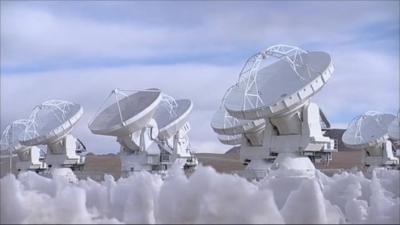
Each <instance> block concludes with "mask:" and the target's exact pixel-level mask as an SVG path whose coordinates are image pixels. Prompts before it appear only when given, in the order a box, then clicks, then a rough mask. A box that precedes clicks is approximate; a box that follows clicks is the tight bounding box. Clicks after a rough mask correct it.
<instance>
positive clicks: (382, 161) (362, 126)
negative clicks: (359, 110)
mask: <svg viewBox="0 0 400 225" xmlns="http://www.w3.org/2000/svg"><path fill="white" fill-rule="evenodd" d="M394 120H395V116H394V115H391V114H384V113H379V112H374V111H370V112H367V113H365V114H364V115H361V116H357V117H356V118H354V119H353V120H352V121H351V122H350V124H349V126H348V128H347V129H346V131H345V132H344V133H343V136H342V141H343V143H344V144H345V145H346V146H347V147H349V148H353V149H361V150H363V152H364V154H363V158H362V162H363V164H364V166H366V167H370V166H372V168H373V167H396V166H397V165H398V164H399V159H398V158H396V157H394V154H393V150H392V142H390V141H389V140H388V137H389V136H388V127H389V125H390V124H391V123H392V122H393V121H394Z"/></svg>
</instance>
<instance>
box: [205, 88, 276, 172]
mask: <svg viewBox="0 0 400 225" xmlns="http://www.w3.org/2000/svg"><path fill="white" fill-rule="evenodd" d="M232 88H234V86H232V87H230V88H229V89H228V90H227V92H226V93H225V95H224V97H223V98H222V101H221V105H220V107H219V108H218V110H217V111H216V112H215V114H214V116H213V118H212V120H211V127H212V128H213V130H214V131H215V132H216V133H217V134H218V139H219V141H220V142H222V143H223V144H227V145H240V151H239V152H240V160H241V161H242V163H243V164H245V165H248V164H249V163H250V165H249V166H248V167H247V168H246V169H247V170H252V171H253V172H254V173H255V175H256V178H262V177H263V176H264V175H263V174H264V171H265V170H268V169H269V167H270V165H271V160H273V159H274V157H273V156H271V154H270V152H269V151H266V150H265V149H263V148H262V144H263V143H262V141H263V136H264V130H265V120H264V119H257V120H242V119H237V118H235V117H233V116H231V115H229V113H228V112H227V111H226V109H225V108H224V104H225V101H226V97H227V95H228V94H229V93H230V91H231V90H232ZM258 161H263V162H265V163H259V162H258ZM260 166H261V168H259V167H260ZM258 171H261V174H260V175H257V172H258Z"/></svg>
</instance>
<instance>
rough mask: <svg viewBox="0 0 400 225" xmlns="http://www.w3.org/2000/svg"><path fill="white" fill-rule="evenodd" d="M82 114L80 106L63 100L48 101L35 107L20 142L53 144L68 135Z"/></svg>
mask: <svg viewBox="0 0 400 225" xmlns="http://www.w3.org/2000/svg"><path fill="white" fill-rule="evenodd" d="M82 114H83V109H82V106H81V105H79V104H76V103H73V102H68V101H63V100H49V101H46V102H44V103H42V104H40V105H38V106H36V107H35V108H34V109H33V111H32V113H31V115H30V116H29V124H28V126H27V128H26V132H25V133H24V137H23V138H22V140H21V143H22V144H23V145H27V146H34V145H41V144H48V143H53V142H54V141H57V140H59V139H60V138H62V137H63V136H65V135H66V134H68V133H69V132H70V131H71V130H72V127H73V126H74V125H75V124H76V123H77V122H78V120H79V119H80V118H81V116H82Z"/></svg>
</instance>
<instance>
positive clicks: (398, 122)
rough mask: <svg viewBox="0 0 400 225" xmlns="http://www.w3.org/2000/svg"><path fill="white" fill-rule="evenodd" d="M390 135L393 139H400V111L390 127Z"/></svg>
mask: <svg viewBox="0 0 400 225" xmlns="http://www.w3.org/2000/svg"><path fill="white" fill-rule="evenodd" d="M388 134H389V137H390V138H392V139H393V140H396V141H399V140H400V112H399V113H398V114H397V117H396V119H394V120H393V121H392V122H391V123H390V125H389V128H388Z"/></svg>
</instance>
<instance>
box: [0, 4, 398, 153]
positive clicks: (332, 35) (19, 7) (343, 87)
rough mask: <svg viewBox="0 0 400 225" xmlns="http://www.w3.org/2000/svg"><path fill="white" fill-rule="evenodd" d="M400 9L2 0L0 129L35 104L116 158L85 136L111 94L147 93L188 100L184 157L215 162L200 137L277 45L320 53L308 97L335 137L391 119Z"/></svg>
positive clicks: (111, 145) (211, 143) (105, 140)
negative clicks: (361, 123)
mask: <svg viewBox="0 0 400 225" xmlns="http://www.w3.org/2000/svg"><path fill="white" fill-rule="evenodd" d="M399 5H400V3H399V2H398V1H348V2H344V1H329V2H322V1H296V2H295V1H279V2H278V1H215V2H214V1H213V2H211V1H207V2H200V1H190V2H181V1H171V2H168V1H162V2H161V1H149V2H144V1H72V2H67V1H56V2H51V1H28V2H25V1H24V2H22V1H18V2H12V1H1V34H0V38H1V39H0V41H1V43H0V45H1V46H0V47H1V50H0V53H1V58H0V59H1V60H0V66H1V76H0V81H1V92H0V94H1V104H0V106H1V109H0V115H1V124H0V128H1V131H3V130H4V128H5V127H6V126H7V125H8V124H9V123H11V122H12V121H14V120H16V119H22V118H27V117H28V116H29V114H30V112H31V110H32V109H33V107H34V106H35V105H37V104H40V103H41V102H43V101H46V100H49V99H63V100H68V101H73V102H77V103H79V104H81V105H82V106H83V109H84V115H83V117H82V119H81V120H80V121H79V123H78V124H77V126H76V127H75V128H74V130H73V134H74V136H76V137H79V138H80V139H81V140H82V141H83V142H84V143H85V144H86V147H87V148H88V151H89V152H95V153H99V154H102V153H109V152H112V153H116V152H118V151H119V144H118V143H117V142H116V141H115V138H113V137H106V136H99V135H94V134H92V133H91V132H90V130H89V129H88V122H89V121H90V120H91V119H92V117H93V116H94V114H95V113H96V111H97V110H98V108H99V107H100V105H101V104H102V103H103V101H104V98H105V97H106V96H107V95H108V94H109V92H110V91H111V90H113V89H114V88H121V89H144V88H150V87H157V88H160V89H162V90H163V91H164V92H165V93H167V94H168V95H171V96H173V97H175V98H190V99H191V100H192V101H193V102H194V108H193V111H192V113H191V117H190V123H191V128H192V129H191V131H190V133H189V137H190V140H191V145H192V148H193V150H194V151H197V152H215V153H223V152H224V151H226V150H227V149H229V148H230V146H225V145H222V144H220V143H219V142H218V140H217V138H216V137H217V136H216V134H215V133H214V132H213V130H212V129H211V127H210V121H211V118H212V115H213V113H214V112H215V110H216V109H217V108H218V106H219V104H220V101H221V98H222V96H223V95H224V93H225V91H226V89H227V88H228V87H230V86H231V85H232V84H234V83H235V82H236V81H237V79H238V74H239V72H240V69H241V67H242V66H243V65H244V63H245V61H246V59H247V58H249V57H250V56H251V55H253V54H255V53H256V52H259V51H261V50H263V49H265V48H267V47H269V46H272V45H275V44H289V45H294V46H298V47H300V48H302V49H305V50H310V51H312V50H317V51H325V52H328V53H329V54H330V55H331V56H332V58H333V62H334V65H335V72H334V74H333V76H332V77H331V79H330V80H329V81H328V83H327V85H326V86H325V87H324V88H323V89H322V90H321V91H320V92H319V93H318V94H317V95H316V96H314V97H313V98H312V101H314V102H316V103H317V104H318V105H319V106H320V107H321V108H322V110H323V111H324V112H325V113H326V115H327V116H328V119H329V120H330V122H331V124H332V125H333V127H337V128H345V127H346V126H347V123H349V122H350V121H351V119H353V118H354V117H355V116H357V115H359V114H362V113H364V112H366V111H369V110H376V111H381V112H387V113H392V114H396V113H397V112H398V110H399V92H400V91H399V86H400V84H399V82H400V81H399Z"/></svg>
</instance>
